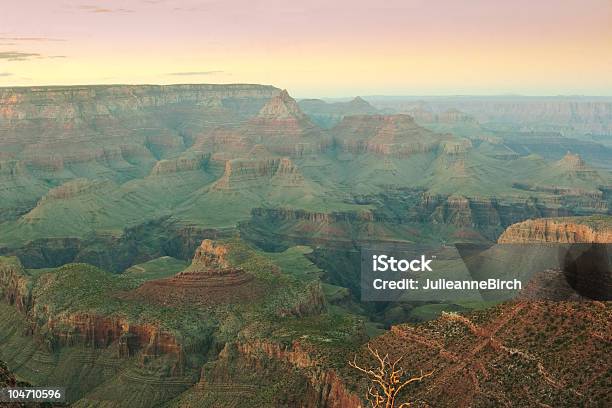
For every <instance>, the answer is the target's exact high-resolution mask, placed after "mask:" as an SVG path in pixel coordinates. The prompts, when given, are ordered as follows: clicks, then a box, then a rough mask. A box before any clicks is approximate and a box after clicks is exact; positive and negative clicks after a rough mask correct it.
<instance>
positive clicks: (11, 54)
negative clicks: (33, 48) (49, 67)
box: [0, 51, 42, 61]
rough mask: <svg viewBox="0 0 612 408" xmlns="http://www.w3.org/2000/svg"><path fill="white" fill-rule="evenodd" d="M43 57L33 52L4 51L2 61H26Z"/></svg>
mask: <svg viewBox="0 0 612 408" xmlns="http://www.w3.org/2000/svg"><path fill="white" fill-rule="evenodd" d="M39 57H42V55H40V54H38V53H32V52H19V51H3V52H0V60H2V59H5V60H8V61H25V60H28V59H31V58H39Z"/></svg>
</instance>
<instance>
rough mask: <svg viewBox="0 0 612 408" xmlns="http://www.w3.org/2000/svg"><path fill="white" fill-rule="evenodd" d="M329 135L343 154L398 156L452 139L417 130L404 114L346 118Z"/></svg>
mask: <svg viewBox="0 0 612 408" xmlns="http://www.w3.org/2000/svg"><path fill="white" fill-rule="evenodd" d="M332 134H333V135H334V139H335V140H336V143H337V144H338V145H339V146H340V148H341V149H342V150H344V151H347V152H351V153H365V152H371V153H375V154H380V155H390V156H398V157H402V156H409V155H411V154H415V153H423V152H428V151H432V150H435V149H437V148H438V147H439V146H440V143H441V142H442V141H443V140H447V139H452V137H451V136H449V135H441V134H437V133H434V132H431V131H429V130H427V129H424V128H422V127H420V126H419V125H417V124H416V123H415V122H414V119H413V118H412V117H411V116H408V115H354V116H346V117H344V119H343V120H342V122H340V123H339V124H338V125H337V126H336V127H334V128H333V129H332Z"/></svg>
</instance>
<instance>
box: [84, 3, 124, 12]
mask: <svg viewBox="0 0 612 408" xmlns="http://www.w3.org/2000/svg"><path fill="white" fill-rule="evenodd" d="M78 8H79V9H80V10H84V11H86V12H88V13H95V14H112V13H133V12H134V10H131V9H125V8H115V9H113V8H106V7H100V6H92V5H87V4H85V5H82V6H78Z"/></svg>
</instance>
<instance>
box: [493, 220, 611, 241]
mask: <svg viewBox="0 0 612 408" xmlns="http://www.w3.org/2000/svg"><path fill="white" fill-rule="evenodd" d="M601 219H602V220H604V221H600V222H599V223H597V224H591V225H590V223H588V221H589V217H586V219H584V220H581V218H580V217H578V218H555V219H546V218H544V219H535V220H527V221H523V222H520V223H518V224H514V225H511V226H510V227H508V229H506V231H505V232H504V233H503V234H502V235H501V236H500V237H499V239H498V242H499V243H545V242H556V243H569V244H573V243H612V220H610V217H606V216H601ZM605 219H608V221H607V222H606V221H605ZM584 221H586V222H587V223H584ZM598 224H599V225H598Z"/></svg>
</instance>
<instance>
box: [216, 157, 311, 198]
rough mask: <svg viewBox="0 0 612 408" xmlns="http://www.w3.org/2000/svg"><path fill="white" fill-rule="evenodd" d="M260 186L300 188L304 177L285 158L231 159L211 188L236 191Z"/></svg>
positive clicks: (293, 164) (289, 160) (290, 161)
mask: <svg viewBox="0 0 612 408" xmlns="http://www.w3.org/2000/svg"><path fill="white" fill-rule="evenodd" d="M262 185H275V186H282V187H300V186H303V185H304V177H303V176H302V174H301V172H300V171H299V169H298V167H297V166H296V165H295V163H294V162H293V161H292V160H291V159H289V158H287V157H285V158H271V157H268V158H261V159H257V158H251V159H233V160H228V161H226V163H225V169H224V172H223V175H222V176H221V178H220V179H219V180H218V181H217V182H216V183H215V184H214V186H213V188H214V189H216V190H237V189H249V188H253V187H260V186H262Z"/></svg>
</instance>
